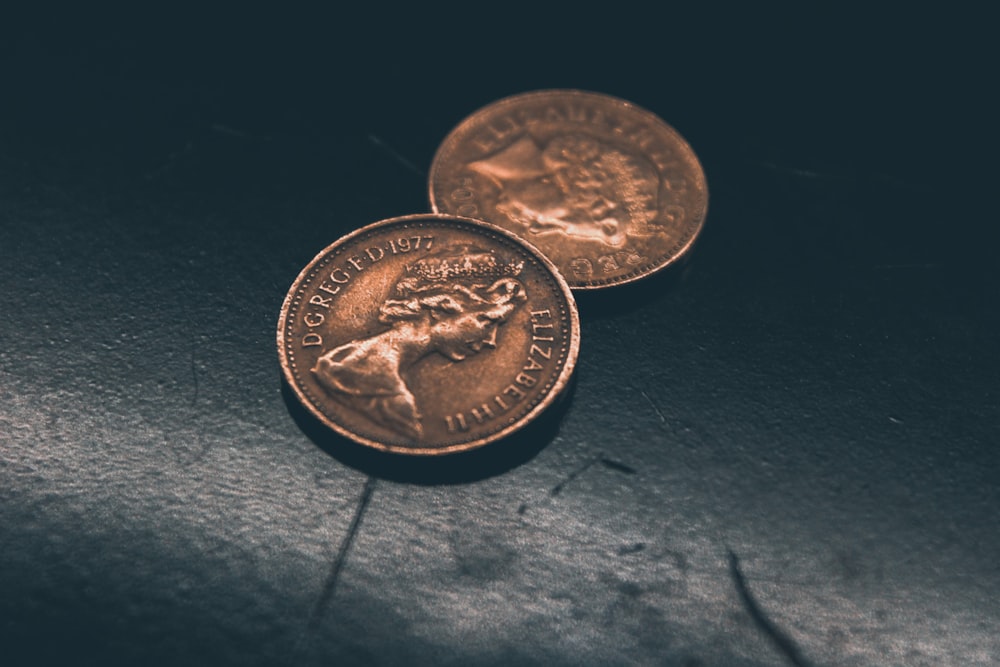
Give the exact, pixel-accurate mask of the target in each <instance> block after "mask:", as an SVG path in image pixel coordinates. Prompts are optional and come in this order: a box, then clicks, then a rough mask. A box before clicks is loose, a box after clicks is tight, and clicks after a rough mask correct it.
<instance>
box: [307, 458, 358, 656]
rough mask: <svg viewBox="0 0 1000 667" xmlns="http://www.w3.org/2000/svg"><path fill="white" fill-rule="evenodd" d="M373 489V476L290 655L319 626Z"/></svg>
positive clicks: (334, 590)
mask: <svg viewBox="0 0 1000 667" xmlns="http://www.w3.org/2000/svg"><path fill="white" fill-rule="evenodd" d="M374 490H375V478H374V477H369V478H367V479H366V480H365V486H364V488H363V489H362V490H361V497H360V498H358V506H357V509H355V510H354V518H353V519H352V520H351V525H350V526H349V527H348V528H347V535H345V536H344V540H343V542H341V543H340V548H339V549H338V550H337V557H336V558H334V560H333V565H332V566H331V567H330V572H329V573H328V574H327V575H326V580H325V581H324V582H323V587H322V589H321V590H320V594H319V598H317V599H316V604H314V605H313V608H312V611H311V612H310V613H309V620H308V621H306V627H305V629H304V630H303V631H302V635H301V636H300V637H299V640H298V641H297V642H296V645H295V650H294V651H292V656H293V657H297V656H298V655H299V652H300V649H301V648H302V647H303V645H304V643H305V641H306V639H307V637H308V636H309V635H311V634H312V633H313V632H315V630H316V629H317V627H319V622H320V621H321V620H322V618H323V612H324V611H325V610H326V607H327V605H328V604H330V600H332V599H333V595H334V593H335V592H336V591H337V582H338V581H340V572H341V571H342V570H343V569H344V563H346V562H347V555H348V553H349V552H350V551H351V545H352V544H353V543H354V538H355V537H356V536H357V534H358V528H359V527H360V526H361V519H362V518H363V517H364V515H365V510H366V509H367V508H368V503H369V502H371V499H372V492H373V491H374Z"/></svg>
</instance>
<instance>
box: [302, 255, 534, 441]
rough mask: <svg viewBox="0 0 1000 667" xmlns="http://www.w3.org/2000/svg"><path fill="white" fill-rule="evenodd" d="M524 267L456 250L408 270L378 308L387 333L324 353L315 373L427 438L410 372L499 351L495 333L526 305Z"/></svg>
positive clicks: (388, 421)
mask: <svg viewBox="0 0 1000 667" xmlns="http://www.w3.org/2000/svg"><path fill="white" fill-rule="evenodd" d="M522 268H523V262H518V261H513V260H510V259H506V258H503V257H500V256H498V255H497V254H496V253H494V252H490V251H485V250H481V249H478V248H474V247H471V246H468V245H453V246H449V247H446V248H445V249H444V250H442V251H438V252H437V253H435V254H433V255H427V256H425V257H423V258H421V259H418V260H416V261H414V262H413V263H411V264H408V265H406V267H405V269H404V271H403V273H402V275H401V276H399V278H398V279H397V280H396V284H395V286H394V287H393V288H392V290H391V293H390V294H389V296H388V298H387V299H386V300H385V302H384V303H383V304H382V305H381V307H380V308H379V315H378V321H379V322H380V323H381V324H384V325H385V326H386V329H385V330H384V331H382V332H381V333H377V334H375V335H374V336H370V337H367V338H359V339H357V340H352V341H349V342H347V343H344V344H343V345H340V346H338V347H335V348H333V349H331V350H329V351H327V352H324V353H323V354H322V355H321V356H320V357H319V359H318V360H317V362H316V365H315V367H314V368H313V369H312V372H313V374H314V375H315V377H316V379H317V381H318V382H319V383H320V385H322V386H323V388H324V389H325V390H326V391H327V392H328V393H329V394H330V396H331V397H333V398H334V399H336V400H337V401H339V402H340V403H342V404H344V405H347V406H349V407H352V408H354V409H355V410H357V411H358V412H361V413H362V414H364V415H366V416H367V417H368V418H370V419H371V420H372V421H374V422H375V423H377V424H379V425H381V426H384V427H386V428H389V429H392V430H393V431H396V432H397V433H401V434H403V435H406V436H408V437H412V438H419V437H420V436H421V433H422V430H423V429H422V426H421V415H420V410H419V409H418V406H417V401H416V399H415V398H414V396H413V394H412V393H411V391H410V389H409V387H408V386H407V384H406V379H405V378H406V375H407V371H408V370H409V369H410V368H411V367H412V366H413V365H414V364H416V363H417V362H419V361H420V360H421V359H423V358H424V357H427V356H429V355H431V354H440V355H443V356H444V357H445V358H447V359H449V360H451V361H453V362H461V361H462V360H464V359H466V358H468V357H471V356H473V355H477V354H479V353H480V352H482V351H483V350H484V349H492V348H495V347H496V345H497V330H498V328H499V327H500V325H502V324H503V323H504V321H506V320H507V318H508V317H509V316H510V315H511V313H513V312H514V310H515V309H516V308H518V307H519V306H520V305H521V304H522V303H524V302H525V301H526V300H527V294H526V293H525V288H524V285H523V284H522V283H521V282H520V281H519V280H518V279H517V277H518V276H519V275H520V273H521V270H522Z"/></svg>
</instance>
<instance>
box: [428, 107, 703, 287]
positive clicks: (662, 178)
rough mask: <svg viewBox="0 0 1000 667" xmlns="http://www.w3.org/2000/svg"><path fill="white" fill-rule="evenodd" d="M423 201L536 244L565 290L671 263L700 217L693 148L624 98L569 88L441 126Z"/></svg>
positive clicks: (625, 278) (629, 277)
mask: <svg viewBox="0 0 1000 667" xmlns="http://www.w3.org/2000/svg"><path fill="white" fill-rule="evenodd" d="M429 189H430V198H431V207H432V208H433V209H434V210H435V211H439V212H444V213H453V214H458V215H463V216H469V217H473V218H479V219H481V220H486V221H488V222H492V223H493V224H495V225H498V226H500V227H503V228H504V229H507V230H508V231H511V232H513V233H514V234H517V235H518V236H520V237H521V238H524V239H526V240H528V241H530V242H531V243H532V244H533V245H535V246H536V247H538V249H539V250H541V251H542V252H543V253H544V254H545V255H546V256H547V257H548V258H549V259H551V260H552V262H553V263H554V264H555V265H556V266H557V267H558V268H559V270H560V271H562V273H563V275H564V276H565V277H566V280H567V282H568V283H569V285H570V287H572V288H573V289H592V288H599V287H608V286H612V285H619V284H622V283H628V282H632V281H634V280H638V279H640V278H643V277H645V276H647V275H649V274H651V273H653V272H654V271H658V270H660V269H662V268H664V267H666V266H668V265H670V264H671V263H673V262H675V261H676V260H677V259H678V258H680V257H681V256H682V255H683V254H684V253H686V252H687V251H688V250H689V249H690V248H691V246H692V245H693V243H694V241H695V238H696V237H697V235H698V232H699V231H700V230H701V228H702V225H703V223H704V221H705V214H706V211H707V208H708V187H707V185H706V183H705V174H704V172H703V171H702V168H701V164H700V163H699V162H698V158H697V157H696V156H695V154H694V151H692V150H691V147H690V146H688V144H687V142H686V141H684V139H683V138H682V137H681V136H680V135H679V134H678V133H677V131H676V130H674V129H673V128H672V127H670V126H669V125H667V124H666V123H665V122H663V121H662V120H660V119H659V118H658V117H657V116H655V115H653V114H652V113H650V112H649V111H646V110H644V109H641V108H639V107H637V106H635V105H634V104H631V103H629V102H626V101H624V100H620V99H617V98H614V97H609V96H607V95H600V94H597V93H588V92H583V91H573V90H547V91H538V92H533V93H525V94H522V95H516V96H513V97H508V98H506V99H502V100H500V101H498V102H495V103H493V104H490V105H488V106H486V107H484V108H482V109H480V110H479V111H476V112H475V113H473V114H472V115H471V116H469V117H468V118H466V119H465V120H464V121H462V122H461V123H459V125H458V126H457V127H456V128H455V129H454V130H452V131H451V133H450V134H449V135H448V136H447V137H446V138H445V140H444V142H443V143H442V144H441V146H440V148H439V149H438V151H437V154H436V155H435V157H434V161H433V163H432V165H431V171H430V186H429Z"/></svg>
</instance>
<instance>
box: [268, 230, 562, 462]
mask: <svg viewBox="0 0 1000 667" xmlns="http://www.w3.org/2000/svg"><path fill="white" fill-rule="evenodd" d="M579 346H580V323H579V317H578V315H577V310H576V303H575V302H574V300H573V296H572V293H571V292H570V290H569V286H568V285H567V284H566V282H565V280H563V278H562V277H561V276H560V275H559V272H558V271H557V270H556V269H555V267H554V266H552V263H551V262H549V261H548V260H547V259H546V258H545V257H544V256H543V255H542V254H541V253H539V252H538V251H537V250H535V249H534V248H531V247H530V246H528V245H527V244H525V243H523V242H522V241H520V240H519V239H517V238H516V237H514V236H513V235H511V234H509V233H507V232H505V231H504V230H502V229H499V228H497V227H494V226H492V225H488V224H486V223H483V222H480V221H478V220H470V219H467V218H461V217H455V216H449V215H439V214H426V215H411V216H406V217H402V218H392V219H389V220H383V221H381V222H376V223H374V224H372V225H369V226H367V227H364V228H362V229H359V230H358V231H356V232H354V233H352V234H349V235H348V236H345V237H344V238H342V239H340V240H339V241H337V242H336V243H334V244H333V245H331V246H330V247H328V248H326V249H325V250H323V251H322V252H321V253H319V255H317V256H316V258H315V259H313V260H312V261H311V262H310V263H309V264H308V266H306V267H305V268H304V269H303V270H302V272H301V273H300V274H299V276H298V278H296V280H295V283H294V284H293V285H292V287H291V290H290V291H289V292H288V296H287V297H286V298H285V302H284V305H283V306H282V308H281V316H280V319H279V321H278V354H279V357H280V360H281V368H282V371H283V372H284V376H285V379H286V380H287V381H288V383H289V385H290V386H291V387H292V389H293V390H294V391H295V394H296V395H297V396H298V398H299V400H300V401H302V403H303V404H304V405H305V406H306V408H308V409H309V411H310V412H311V413H312V414H313V415H314V416H316V417H317V418H318V419H319V420H320V421H321V422H323V423H324V424H326V425H327V426H329V427H330V428H332V429H333V430H335V431H337V432H338V433H340V434H341V435H344V436H346V437H348V438H351V439H353V440H355V441H357V442H359V443H361V444H364V445H368V446H370V447H374V448H376V449H381V450H387V451H392V452H398V453H404V454H443V453H448V452H456V451H463V450H467V449H473V448H475V447H480V446H482V445H485V444H487V443H489V442H493V441H495V440H498V439H500V438H503V437H504V436H507V435H509V434H510V433H512V432H514V431H516V430H518V429H520V428H521V427H523V426H525V425H526V424H527V423H528V422H530V421H531V420H533V419H534V418H535V417H537V416H538V415H539V414H540V413H541V412H542V411H543V410H544V409H545V408H546V407H548V406H549V405H550V404H551V403H552V402H553V400H555V398H556V396H557V395H558V394H559V393H560V392H561V391H562V390H563V389H564V388H565V386H566V384H567V382H568V381H569V378H570V376H571V375H572V372H573V368H574V366H575V364H576V355H577V351H578V350H579Z"/></svg>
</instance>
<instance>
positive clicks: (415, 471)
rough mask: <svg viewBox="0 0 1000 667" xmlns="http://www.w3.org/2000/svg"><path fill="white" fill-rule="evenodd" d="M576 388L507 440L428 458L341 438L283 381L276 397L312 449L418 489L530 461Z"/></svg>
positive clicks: (482, 476) (556, 427)
mask: <svg viewBox="0 0 1000 667" xmlns="http://www.w3.org/2000/svg"><path fill="white" fill-rule="evenodd" d="M575 390H576V376H573V378H571V379H570V382H569V384H568V385H567V387H566V389H565V390H564V391H563V393H562V394H561V395H560V396H559V397H558V398H557V399H556V400H555V401H554V402H553V404H552V405H550V406H549V407H548V409H546V410H545V411H544V412H542V414H540V415H539V416H538V417H537V418H536V419H535V420H533V421H532V422H531V423H530V424H527V425H526V426H524V427H522V428H521V429H520V430H518V431H516V432H514V433H512V434H511V435H509V436H507V437H506V438H503V439H501V440H497V441H496V442H492V443H490V444H488V445H485V446H483V447H479V448H477V449H473V450H471V451H467V452H457V453H453V454H442V455H430V456H427V455H408V454H395V453H392V452H383V451H381V450H377V449H374V448H371V447H366V446H364V445H361V444H358V443H356V442H354V441H353V440H350V439H348V438H345V437H343V436H341V435H340V434H338V433H336V432H335V431H333V430H332V429H330V428H328V427H327V426H325V425H324V424H323V423H322V422H320V421H319V420H318V419H317V418H316V417H314V416H313V415H312V413H310V412H309V411H308V410H307V409H306V408H305V406H303V405H302V404H301V403H300V402H299V400H298V397H297V396H296V395H295V392H294V391H292V389H291V387H289V385H288V383H287V382H286V381H285V380H284V379H282V382H281V395H282V397H283V398H284V400H285V405H286V406H287V407H288V412H289V414H290V415H291V417H292V419H293V420H294V421H295V423H296V424H297V425H298V427H299V428H300V429H301V430H302V432H303V433H304V434H305V435H306V436H307V437H308V438H309V439H310V440H312V441H313V443H315V444H316V446H317V447H319V448H320V449H322V450H323V451H324V452H326V453H327V454H329V455H330V456H332V457H333V458H335V459H337V460H338V461H340V462H341V463H343V464H344V465H346V466H349V467H351V468H354V469H355V470H358V471H360V472H363V473H365V474H367V475H370V476H372V477H375V478H378V479H385V480H390V481H395V482H405V483H410V484H423V485H437V484H466V483H469V482H475V481H479V480H482V479H486V478H489V477H494V476H496V475H499V474H501V473H504V472H507V471H508V470H511V469H513V468H516V467H517V466H520V465H522V464H524V463H526V462H528V461H530V460H531V459H532V458H534V457H535V455H536V454H538V452H540V451H541V450H542V449H543V448H544V447H545V446H546V445H548V444H549V443H550V442H552V441H553V440H554V439H555V437H556V435H557V434H558V432H559V426H560V424H561V423H562V418H563V416H564V415H565V413H566V410H567V409H568V408H569V406H570V404H571V403H572V399H573V394H574V392H575Z"/></svg>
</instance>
